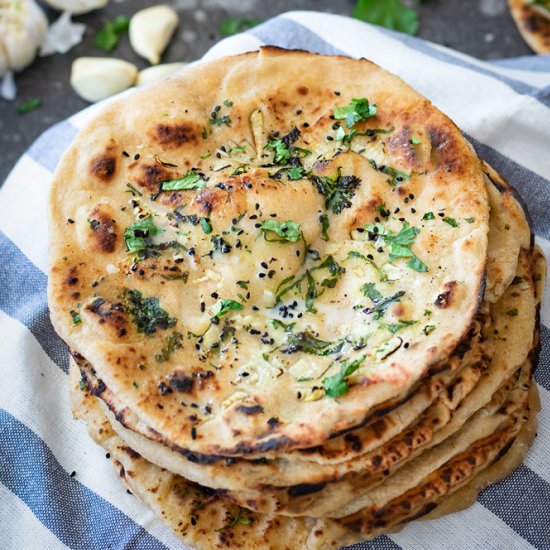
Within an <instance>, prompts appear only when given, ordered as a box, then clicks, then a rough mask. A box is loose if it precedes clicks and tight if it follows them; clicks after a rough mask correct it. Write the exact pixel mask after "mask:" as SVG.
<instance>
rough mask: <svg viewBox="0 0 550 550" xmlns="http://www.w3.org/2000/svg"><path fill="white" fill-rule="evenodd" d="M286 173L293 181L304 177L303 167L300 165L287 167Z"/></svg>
mask: <svg viewBox="0 0 550 550" xmlns="http://www.w3.org/2000/svg"><path fill="white" fill-rule="evenodd" d="M286 173H287V175H288V179H290V180H292V181H295V180H299V179H301V178H303V177H304V174H305V169H304V168H302V167H301V166H293V167H292V168H288V169H287V171H286Z"/></svg>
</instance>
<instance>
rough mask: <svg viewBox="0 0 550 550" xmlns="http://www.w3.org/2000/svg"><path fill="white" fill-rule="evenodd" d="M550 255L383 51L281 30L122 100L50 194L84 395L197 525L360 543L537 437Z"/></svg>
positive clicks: (226, 535) (180, 516)
mask: <svg viewBox="0 0 550 550" xmlns="http://www.w3.org/2000/svg"><path fill="white" fill-rule="evenodd" d="M544 277H545V262H544V258H543V256H542V255H541V253H540V251H539V250H538V249H536V248H534V246H533V239H532V236H531V232H530V229H529V225H528V223H527V221H526V217H525V212H524V210H523V209H522V207H521V206H520V204H519V203H518V201H517V199H516V197H515V192H514V190H513V189H512V187H511V186H510V185H509V184H508V183H507V182H506V181H504V180H503V179H502V178H501V177H500V176H499V175H498V174H497V173H496V172H495V171H494V170H493V169H492V168H491V167H490V166H488V165H487V164H484V163H483V162H482V161H481V160H480V159H479V158H478V157H477V156H476V154H475V152H474V150H473V149H472V147H471V146H470V145H469V143H468V142H467V141H466V140H465V139H464V137H463V136H462V134H461V132H460V130H459V129H458V128H457V127H456V126H455V125H454V124H453V123H452V122H451V121H450V120H449V119H448V118H447V117H446V116H445V115H443V114H442V113H441V112H440V111H438V110H437V109H436V108H435V107H434V106H433V105H432V104H431V103H430V102H429V101H428V100H427V99H425V98H424V97H423V96H421V95H420V94H418V93H417V92H416V91H414V90H413V89H411V88H410V87H409V86H407V85H406V84H405V83H404V82H402V81H401V80H400V79H399V78H397V77H396V76H393V75H391V74H389V73H387V72H386V71H384V70H383V69H381V68H380V67H378V66H376V65H374V64H373V63H371V62H369V61H366V60H354V59H349V58H345V57H329V56H320V55H313V54H309V53H306V52H301V51H286V50H280V49H277V48H272V47H267V48H263V49H261V51H260V52H253V53H249V54H244V55H239V56H235V57H229V58H224V59H221V60H216V61H212V62H207V63H201V64H199V65H195V66H194V67H190V68H187V69H185V70H184V71H182V72H181V73H179V74H178V76H176V77H174V78H172V79H170V80H166V81H163V82H161V83H159V84H157V85H155V86H153V87H150V88H147V89H145V90H142V91H138V92H135V93H133V94H132V95H129V96H127V97H125V98H123V99H122V100H119V101H118V102H116V103H113V104H111V105H110V106H108V107H107V108H106V109H105V110H104V111H103V112H102V113H101V114H100V115H99V116H98V117H97V118H96V119H95V120H94V121H93V122H92V123H91V124H90V125H89V126H88V127H87V128H85V129H84V130H83V131H82V132H81V133H80V135H79V136H78V137H77V138H76V140H75V142H74V144H73V145H72V147H71V148H70V150H69V151H68V152H67V154H66V155H65V157H64V158H63V160H62V162H61V164H60V166H59V169H58V171H57V175H56V178H55V182H54V186H53V190H52V194H51V270H50V286H49V301H50V307H51V315H52V320H53V322H54V325H55V327H56V330H57V331H58V333H59V334H60V336H61V337H62V338H63V339H64V340H65V342H66V343H67V345H68V346H69V348H70V350H71V354H72V357H73V363H72V366H71V371H72V376H71V387H70V391H71V395H72V403H73V413H74V415H75V416H76V417H77V418H80V419H83V420H85V421H86V423H87V425H88V429H89V432H90V434H91V436H92V437H93V438H94V439H95V440H96V441H97V442H98V443H99V444H101V445H103V446H104V447H105V448H106V449H107V450H108V451H109V453H110V454H111V457H112V458H113V460H114V462H115V464H116V465H117V467H118V468H119V471H120V477H121V478H122V480H123V481H124V482H125V483H126V484H127V486H128V488H129V489H130V490H131V491H132V492H133V493H134V494H135V495H137V496H138V497H139V498H140V499H142V500H143V501H144V502H145V503H146V504H148V505H149V506H150V507H151V508H152V509H153V510H154V511H155V512H156V513H157V514H158V516H159V517H160V518H162V519H163V520H164V521H165V522H166V523H167V524H168V525H169V526H170V527H171V528H172V529H173V530H174V531H175V532H176V533H177V534H178V535H180V536H181V537H182V539H183V540H184V541H185V542H187V543H188V544H190V545H192V546H194V547H196V548H218V547H229V548H302V547H304V548H338V547H339V546H343V545H346V544H350V543H353V542H356V541H359V540H363V539H368V538H372V537H376V536H377V535H379V534H381V533H386V532H391V531H395V530H398V529H399V528H400V527H402V526H403V525H404V524H405V523H406V522H408V521H411V520H413V519H417V518H421V517H422V518H432V517H435V516H436V515H440V514H445V513H449V512H452V511H454V510H457V509H460V508H463V507H465V506H467V505H469V504H470V503H472V502H473V501H474V500H475V498H476V496H477V494H478V493H479V491H480V490H482V489H483V488H484V487H485V486H486V485H487V484H489V483H492V482H494V481H496V480H498V479H500V478H502V477H504V476H505V475H507V474H508V473H509V472H511V471H512V470H513V469H514V468H515V467H516V466H517V465H518V464H519V463H520V462H521V460H522V458H523V456H524V454H525V452H526V450H527V448H528V446H529V444H530V443H531V441H532V439H533V437H534V431H535V424H536V413H537V410H538V406H539V404H538V396H537V391H536V387H535V384H533V383H532V373H533V369H534V367H535V365H536V362H537V353H538V345H539V336H538V319H537V317H538V315H537V311H538V307H539V303H540V299H541V289H542V286H543V283H544Z"/></svg>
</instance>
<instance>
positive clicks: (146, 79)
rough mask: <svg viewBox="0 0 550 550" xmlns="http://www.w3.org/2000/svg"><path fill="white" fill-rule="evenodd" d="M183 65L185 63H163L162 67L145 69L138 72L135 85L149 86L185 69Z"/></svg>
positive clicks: (156, 66)
mask: <svg viewBox="0 0 550 550" xmlns="http://www.w3.org/2000/svg"><path fill="white" fill-rule="evenodd" d="M185 65H187V63H164V64H163V65H155V66H154V67H147V69H143V70H142V71H139V74H138V77H137V82H136V84H137V85H138V86H141V85H142V84H149V83H150V82H154V81H155V80H162V79H163V78H167V77H169V76H170V75H172V74H174V73H175V72H176V71H178V70H179V69H181V68H183V67H185Z"/></svg>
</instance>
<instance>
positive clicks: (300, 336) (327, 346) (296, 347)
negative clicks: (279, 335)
mask: <svg viewBox="0 0 550 550" xmlns="http://www.w3.org/2000/svg"><path fill="white" fill-rule="evenodd" d="M344 343H345V340H337V341H336V342H326V341H324V340H319V339H318V338H316V337H315V336H313V334H311V332H309V331H307V330H305V331H303V332H296V333H290V334H289V335H288V337H287V340H286V343H285V347H284V348H283V349H281V353H286V354H291V353H297V352H299V351H301V352H303V353H308V354H310V355H319V356H322V357H324V356H326V355H333V354H335V353H339V352H340V351H341V349H342V347H343V346H344Z"/></svg>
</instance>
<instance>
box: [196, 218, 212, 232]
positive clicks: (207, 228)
mask: <svg viewBox="0 0 550 550" xmlns="http://www.w3.org/2000/svg"><path fill="white" fill-rule="evenodd" d="M199 223H200V224H201V228H202V230H203V231H204V232H205V233H206V234H207V235H208V234H209V233H212V224H211V223H210V219H209V218H201V220H200V222H199Z"/></svg>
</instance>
